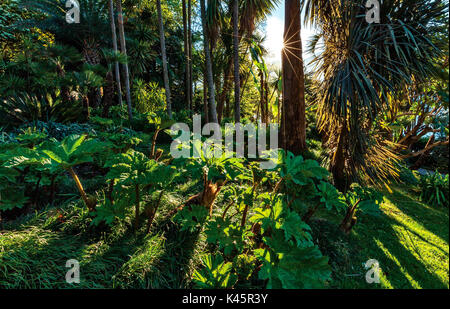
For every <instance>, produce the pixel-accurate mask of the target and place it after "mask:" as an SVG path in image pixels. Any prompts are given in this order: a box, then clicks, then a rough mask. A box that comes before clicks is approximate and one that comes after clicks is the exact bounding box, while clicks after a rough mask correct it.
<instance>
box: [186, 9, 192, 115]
mask: <svg viewBox="0 0 450 309" xmlns="http://www.w3.org/2000/svg"><path fill="white" fill-rule="evenodd" d="M187 10H188V12H187V15H188V51H189V81H188V83H189V89H190V91H189V94H190V97H189V104H190V109H191V111H194V100H193V97H194V90H193V77H192V76H193V72H194V71H193V69H192V0H188V9H187Z"/></svg>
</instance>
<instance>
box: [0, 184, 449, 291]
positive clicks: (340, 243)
mask: <svg viewBox="0 0 450 309" xmlns="http://www.w3.org/2000/svg"><path fill="white" fill-rule="evenodd" d="M200 186H201V184H200V183H198V182H189V183H186V184H183V185H182V186H180V187H179V190H178V192H177V193H176V194H171V195H167V196H166V198H165V199H164V201H163V204H162V209H161V212H160V213H159V215H158V216H157V218H156V221H155V223H154V225H153V227H152V229H151V231H150V233H149V234H148V235H145V224H143V227H142V229H141V230H139V231H137V232H136V233H134V232H133V230H132V228H131V222H130V221H125V222H123V223H120V224H116V225H114V226H113V227H111V228H105V227H103V228H94V227H92V226H91V225H90V220H91V219H90V217H89V213H88V211H87V210H85V207H84V206H83V205H82V203H81V202H74V201H72V202H67V203H65V204H64V205H62V206H60V207H57V208H56V207H48V208H46V209H42V210H40V211H39V212H36V213H34V214H29V215H27V216H24V217H22V218H19V219H17V220H15V221H13V222H10V223H6V224H5V225H4V226H3V230H2V229H0V287H1V288H8V287H9V288H185V287H190V278H191V276H192V273H193V270H194V269H195V267H196V266H197V265H199V257H200V255H201V254H202V253H203V252H205V251H206V249H207V244H206V242H205V239H204V236H202V235H203V234H204V233H189V232H180V230H179V226H177V225H176V224H174V223H172V222H171V221H170V219H168V218H167V216H166V215H167V213H168V212H169V211H170V209H173V207H174V206H175V205H178V204H180V203H181V202H182V201H183V200H184V199H185V198H186V197H187V196H191V195H192V194H193V193H196V192H198V190H199V187H200ZM383 193H384V194H385V201H384V203H383V204H382V213H381V214H380V215H379V216H372V215H371V216H369V215H366V214H363V213H361V214H358V222H357V224H356V226H355V228H354V230H353V231H352V232H351V234H350V235H344V234H342V233H340V232H339V231H338V228H337V227H338V225H337V224H338V223H339V220H340V219H341V218H340V217H341V216H336V215H332V214H330V213H319V214H318V215H317V216H316V218H315V219H313V220H312V221H311V226H312V228H313V237H314V239H315V240H316V241H317V243H318V245H319V247H320V249H321V250H322V252H323V254H324V255H327V256H329V257H330V265H331V266H332V268H333V280H332V281H331V282H330V284H329V286H328V287H329V288H406V289H408V288H448V287H449V210H448V208H446V209H442V208H441V209H438V208H435V207H431V206H430V205H426V204H424V203H421V202H419V201H418V200H417V194H415V193H414V192H411V191H410V190H408V188H407V187H404V186H398V187H395V188H394V192H393V193H388V192H383ZM221 205H222V202H221V199H220V198H219V199H218V201H217V211H220V208H221ZM130 217H131V216H130ZM69 259H76V260H78V261H79V262H80V277H81V282H80V283H79V284H68V283H66V282H65V275H66V272H67V270H68V268H66V261H67V260H69ZM369 259H376V260H377V261H378V262H379V265H380V267H381V269H382V274H381V283H380V284H376V283H373V284H368V283H366V280H365V273H366V271H367V270H366V269H365V268H364V263H365V262H366V261H367V260H369Z"/></svg>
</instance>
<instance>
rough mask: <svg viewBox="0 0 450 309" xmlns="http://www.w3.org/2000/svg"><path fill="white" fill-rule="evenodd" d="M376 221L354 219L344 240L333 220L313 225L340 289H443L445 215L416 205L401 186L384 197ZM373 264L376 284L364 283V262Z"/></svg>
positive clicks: (446, 275) (446, 280) (446, 245)
mask: <svg viewBox="0 0 450 309" xmlns="http://www.w3.org/2000/svg"><path fill="white" fill-rule="evenodd" d="M384 194H385V200H384V203H383V204H382V207H381V210H382V214H381V215H380V216H379V217H374V216H369V215H364V214H359V215H358V223H357V224H356V226H355V228H354V231H352V233H351V234H350V235H348V236H346V235H343V234H342V233H339V232H336V225H335V224H334V223H333V224H331V222H332V221H335V222H337V220H336V219H335V218H333V217H330V216H329V215H328V216H326V217H328V218H327V220H320V219H319V220H316V221H315V222H313V223H312V225H313V227H314V230H315V231H314V232H315V233H314V235H315V236H317V235H318V236H319V237H318V241H319V244H320V246H321V247H322V250H323V253H324V254H326V255H329V256H330V263H331V264H332V267H333V269H334V274H333V277H334V280H333V283H332V286H334V287H339V288H396V289H410V288H448V287H449V243H448V242H449V211H448V208H447V209H442V208H440V209H438V208H436V207H430V206H429V205H426V204H423V203H421V202H419V201H417V198H416V196H415V195H414V194H412V193H411V192H409V191H408V190H407V188H406V187H397V188H395V189H394V192H393V193H392V194H390V193H388V192H384ZM369 259H376V260H378V262H379V265H380V268H381V269H382V275H381V283H380V284H375V283H373V284H368V283H366V280H365V274H366V270H365V268H364V263H365V262H366V261H367V260H369Z"/></svg>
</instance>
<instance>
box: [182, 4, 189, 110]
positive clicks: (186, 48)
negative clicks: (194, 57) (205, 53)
mask: <svg viewBox="0 0 450 309" xmlns="http://www.w3.org/2000/svg"><path fill="white" fill-rule="evenodd" d="M182 5H183V37H184V58H185V71H186V72H185V86H186V93H185V101H186V103H187V108H188V110H191V102H190V98H191V94H190V92H191V85H190V84H189V81H190V77H189V75H190V73H191V71H190V68H189V37H188V35H189V34H188V29H187V27H188V26H187V11H186V0H183V2H182Z"/></svg>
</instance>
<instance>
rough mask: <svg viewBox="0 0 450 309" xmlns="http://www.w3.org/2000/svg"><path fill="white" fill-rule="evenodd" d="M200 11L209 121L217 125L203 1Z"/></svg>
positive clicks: (202, 0) (203, 1)
mask: <svg viewBox="0 0 450 309" xmlns="http://www.w3.org/2000/svg"><path fill="white" fill-rule="evenodd" d="M200 11H201V19H202V28H203V40H204V41H203V49H204V52H205V58H206V77H207V81H208V90H209V91H208V92H209V93H208V94H209V120H210V121H211V122H215V123H217V111H216V99H215V87H214V78H213V69H212V61H211V50H210V46H209V34H208V29H207V28H206V27H207V25H206V5H205V0H200Z"/></svg>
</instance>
